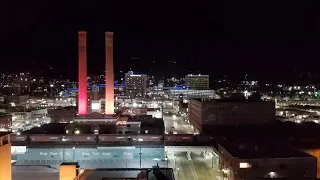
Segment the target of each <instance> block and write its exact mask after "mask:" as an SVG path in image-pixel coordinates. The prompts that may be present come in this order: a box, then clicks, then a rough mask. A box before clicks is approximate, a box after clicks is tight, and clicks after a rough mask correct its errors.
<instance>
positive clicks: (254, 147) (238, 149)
mask: <svg viewBox="0 0 320 180" xmlns="http://www.w3.org/2000/svg"><path fill="white" fill-rule="evenodd" d="M219 144H220V146H222V147H223V148H224V149H225V150H226V151H227V152H229V153H230V154H231V155H232V156H233V157H238V158H239V159H268V158H301V157H313V156H311V155H309V154H307V153H304V152H302V151H300V150H297V149H294V148H291V147H289V146H281V145H279V144H277V145H276V146H275V145H271V144H244V143H219Z"/></svg>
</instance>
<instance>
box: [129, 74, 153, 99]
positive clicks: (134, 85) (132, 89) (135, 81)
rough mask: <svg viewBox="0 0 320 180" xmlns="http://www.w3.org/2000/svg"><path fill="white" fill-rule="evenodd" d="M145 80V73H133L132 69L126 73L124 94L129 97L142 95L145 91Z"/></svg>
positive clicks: (146, 78) (146, 77)
mask: <svg viewBox="0 0 320 180" xmlns="http://www.w3.org/2000/svg"><path fill="white" fill-rule="evenodd" d="M147 80H148V76H147V75H146V74H134V73H133V71H129V72H128V73H126V74H125V89H126V95H127V96H130V97H144V95H145V93H146V92H147Z"/></svg>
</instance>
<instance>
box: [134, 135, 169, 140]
mask: <svg viewBox="0 0 320 180" xmlns="http://www.w3.org/2000/svg"><path fill="white" fill-rule="evenodd" d="M132 138H134V139H133V140H136V141H145V142H160V141H162V140H163V136H162V135H137V136H134V137H132Z"/></svg>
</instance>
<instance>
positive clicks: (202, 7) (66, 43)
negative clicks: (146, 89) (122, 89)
mask: <svg viewBox="0 0 320 180" xmlns="http://www.w3.org/2000/svg"><path fill="white" fill-rule="evenodd" d="M8 2H11V3H4V2H2V3H0V22H1V27H0V34H1V36H2V37H1V41H0V49H1V50H0V59H1V67H0V68H1V71H22V70H30V71H39V69H40V68H41V69H43V70H45V69H48V68H49V67H53V69H54V74H64V75H66V76H69V77H71V78H76V76H77V59H78V54H77V47H78V46H77V31H79V30H86V31H87V32H88V36H87V37H88V44H87V47H88V66H89V67H88V68H89V69H88V71H89V72H88V73H89V74H91V73H93V74H99V73H100V72H102V71H104V69H103V67H104V59H105V57H104V53H105V52H104V32H105V31H113V32H114V33H115V35H114V40H115V42H114V48H115V54H114V60H115V74H116V76H119V75H121V74H120V71H121V70H122V71H128V70H129V69H130V68H131V69H132V70H134V71H138V72H142V73H148V74H154V75H156V76H171V75H177V76H181V75H184V74H185V73H187V72H193V73H198V72H199V73H203V74H209V75H211V76H212V77H219V76H222V75H224V74H226V75H228V76H232V77H244V74H246V73H248V74H249V75H250V76H252V77H253V78H258V79H259V78H264V79H281V78H283V79H292V78H291V75H292V73H293V72H296V71H305V72H309V71H310V72H313V73H318V72H319V68H318V65H320V54H319V49H320V45H319V42H320V41H319V40H320V39H319V25H320V24H319V20H320V19H319V17H320V16H319V15H320V12H319V9H318V7H319V3H317V4H314V3H313V1H312V2H311V1H310V2H309V1H306V2H305V1H299V3H296V2H293V1H288V2H290V3H288V2H282V1H275V2H276V3H275V2H269V1H266V2H265V3H262V2H261V1H256V2H255V3H252V2H250V3H244V2H242V1H240V2H238V3H227V2H226V1H223V2H221V3H217V2H215V3H214V2H211V1H178V2H175V1H103V2H109V3H97V2H98V1H95V2H96V3H94V2H93V1H87V3H82V2H84V1H22V0H21V1H15V3H14V2H12V1H8ZM17 2H23V3H17ZM40 2H41V3H40ZM59 2H60V3H59ZM75 2H77V3H75ZM111 2H112V3H111ZM115 2H117V3H115ZM182 2H183V3H182ZM314 2H315V1H314ZM174 62H176V63H174ZM319 74H320V72H319Z"/></svg>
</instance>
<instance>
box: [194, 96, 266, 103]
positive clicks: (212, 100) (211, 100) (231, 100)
mask: <svg viewBox="0 0 320 180" xmlns="http://www.w3.org/2000/svg"><path fill="white" fill-rule="evenodd" d="M194 100H197V101H200V102H204V103H214V102H221V103H223V102H244V103H246V102H247V103H253V102H263V103H264V102H272V101H263V100H260V99H255V98H249V99H246V98H244V97H243V98H242V97H241V98H223V99H200V98H195V99H194Z"/></svg>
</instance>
